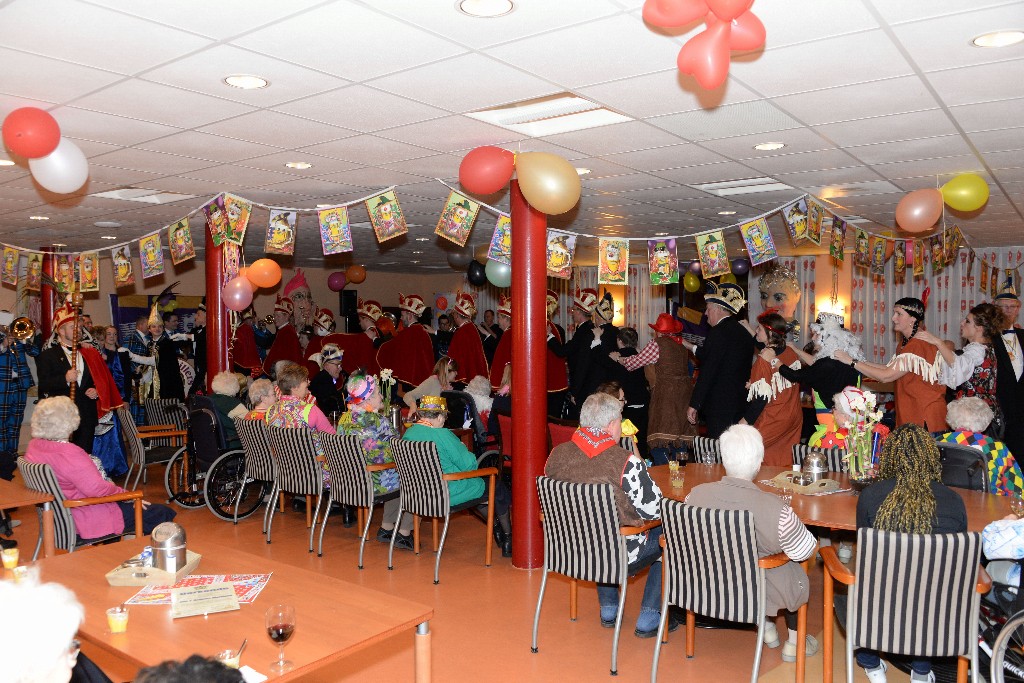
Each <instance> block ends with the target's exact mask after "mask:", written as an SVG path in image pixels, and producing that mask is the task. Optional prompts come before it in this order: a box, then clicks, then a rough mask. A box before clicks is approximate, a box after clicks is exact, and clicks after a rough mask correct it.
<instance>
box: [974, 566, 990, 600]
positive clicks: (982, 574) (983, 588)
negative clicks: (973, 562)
mask: <svg viewBox="0 0 1024 683" xmlns="http://www.w3.org/2000/svg"><path fill="white" fill-rule="evenodd" d="M975 590H977V591H978V592H979V593H981V594H982V595H984V594H985V593H988V592H989V591H990V590H992V577H991V576H989V575H988V572H987V571H985V568H984V567H978V584H977V586H976V587H975Z"/></svg>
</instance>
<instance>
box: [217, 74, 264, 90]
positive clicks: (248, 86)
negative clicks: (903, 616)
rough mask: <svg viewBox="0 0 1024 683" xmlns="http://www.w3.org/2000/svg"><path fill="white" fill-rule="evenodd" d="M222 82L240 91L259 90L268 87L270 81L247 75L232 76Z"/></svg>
mask: <svg viewBox="0 0 1024 683" xmlns="http://www.w3.org/2000/svg"><path fill="white" fill-rule="evenodd" d="M224 82H225V83H226V84H228V85H230V86H231V87H232V88H241V89H242V90H259V89H260V88H266V87H267V86H268V85H270V81H268V80H267V79H265V78H260V77H259V76H250V75H248V74H232V75H230V76H227V77H226V78H224Z"/></svg>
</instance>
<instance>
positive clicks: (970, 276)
mask: <svg viewBox="0 0 1024 683" xmlns="http://www.w3.org/2000/svg"><path fill="white" fill-rule="evenodd" d="M964 277H966V278H967V283H968V284H974V250H973V249H968V250H967V271H966V272H965V273H964Z"/></svg>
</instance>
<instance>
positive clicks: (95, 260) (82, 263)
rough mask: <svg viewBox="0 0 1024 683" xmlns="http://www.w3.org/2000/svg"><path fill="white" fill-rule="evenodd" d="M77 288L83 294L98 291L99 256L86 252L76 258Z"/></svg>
mask: <svg viewBox="0 0 1024 683" xmlns="http://www.w3.org/2000/svg"><path fill="white" fill-rule="evenodd" d="M78 271H79V272H78V286H79V290H80V291H83V292H98V291H100V255H99V252H96V251H87V252H84V253H82V254H80V255H79V256H78Z"/></svg>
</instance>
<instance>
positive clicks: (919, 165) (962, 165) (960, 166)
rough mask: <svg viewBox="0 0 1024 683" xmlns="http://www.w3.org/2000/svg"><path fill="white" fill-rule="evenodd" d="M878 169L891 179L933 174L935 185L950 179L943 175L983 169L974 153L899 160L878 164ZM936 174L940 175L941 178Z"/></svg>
mask: <svg viewBox="0 0 1024 683" xmlns="http://www.w3.org/2000/svg"><path fill="white" fill-rule="evenodd" d="M874 169H875V170H876V171H878V172H879V173H880V174H882V175H883V176H884V177H886V178H889V179H890V180H896V179H900V178H917V177H920V176H931V177H932V179H933V181H935V183H933V187H934V186H935V185H936V184H938V185H941V184H942V183H944V182H946V180H949V178H946V180H941V176H943V175H956V174H958V173H975V172H977V171H980V170H982V169H981V166H980V164H979V163H978V160H977V159H975V158H974V156H973V155H968V154H965V155H961V156H952V157H943V158H941V159H920V160H918V161H899V162H896V163H892V164H878V165H876V166H875V167H874ZM935 176H940V179H939V180H936V179H935Z"/></svg>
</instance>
